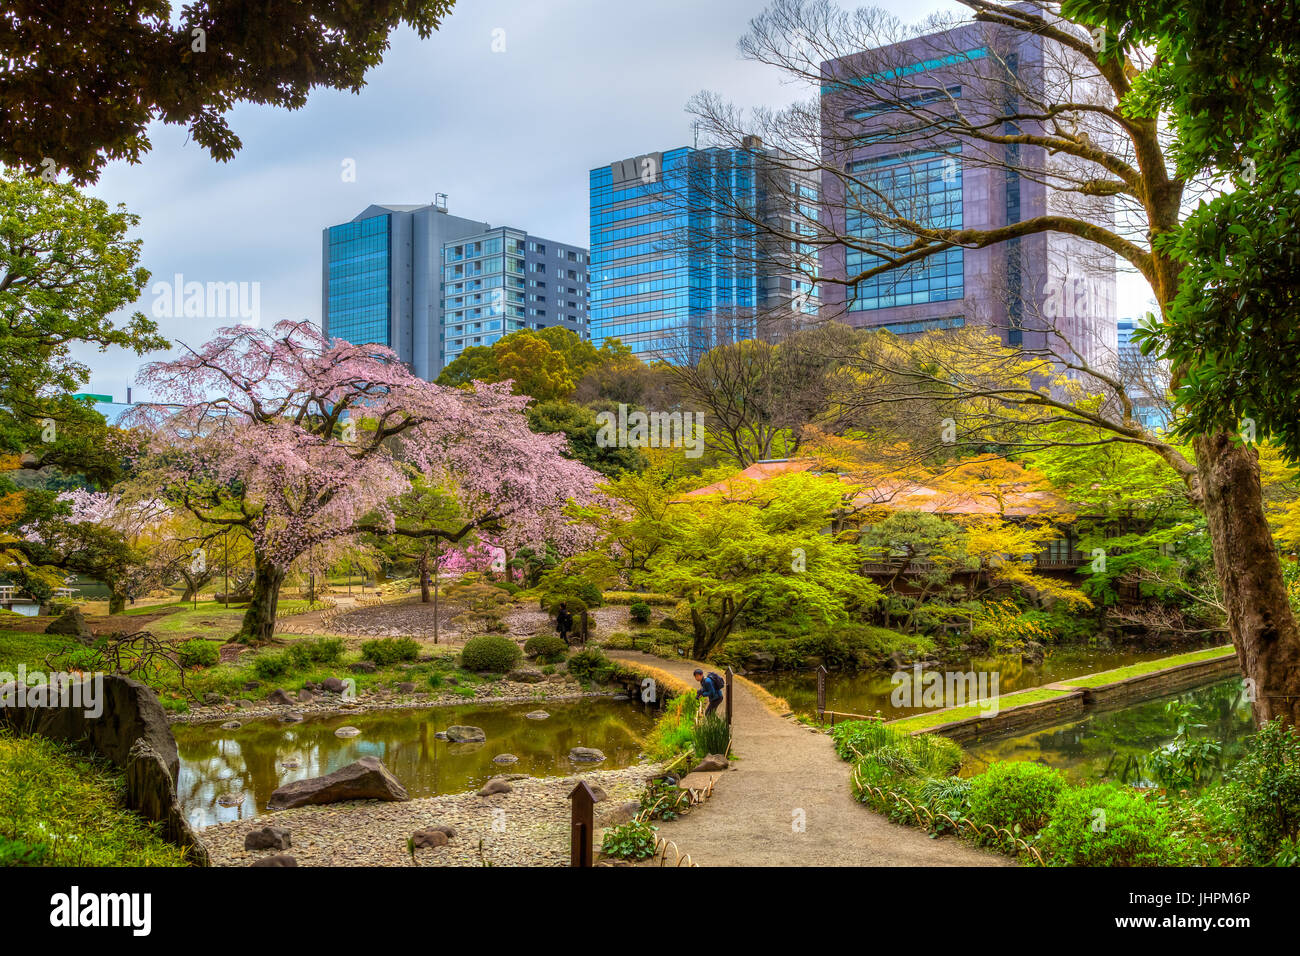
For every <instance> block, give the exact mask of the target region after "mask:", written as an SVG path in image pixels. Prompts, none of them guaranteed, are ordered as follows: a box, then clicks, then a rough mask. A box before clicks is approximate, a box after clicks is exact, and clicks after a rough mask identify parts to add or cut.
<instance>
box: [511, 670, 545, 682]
mask: <svg viewBox="0 0 1300 956" xmlns="http://www.w3.org/2000/svg"><path fill="white" fill-rule="evenodd" d="M545 677H546V675H545V674H543V673H542V672H541V671H540V670H538V669H537V668H536V667H516V668H515V669H514V670H512V671H511V672H510V673H508V674H506V680H512V681H516V682H517V683H520V684H537V683H540V682H541V681H542V680H543V679H545Z"/></svg>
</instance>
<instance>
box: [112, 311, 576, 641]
mask: <svg viewBox="0 0 1300 956" xmlns="http://www.w3.org/2000/svg"><path fill="white" fill-rule="evenodd" d="M141 381H142V383H143V384H144V385H146V386H147V387H149V388H150V389H152V391H153V393H154V394H155V395H156V396H157V397H158V398H159V399H161V400H163V401H164V402H166V403H170V404H161V403H159V404H154V405H150V406H144V407H141V409H140V410H139V411H138V412H137V422H136V423H137V424H140V425H143V426H146V427H148V428H150V429H151V430H152V438H153V441H152V449H151V457H150V461H149V463H148V465H147V467H148V468H149V469H151V470H152V473H153V474H154V475H155V477H156V481H157V484H158V487H159V488H160V489H161V491H160V493H161V494H163V495H164V496H165V497H166V498H167V499H168V500H169V501H171V502H173V503H174V504H175V505H176V506H178V507H181V508H184V509H186V510H188V511H189V512H190V513H192V514H193V515H194V516H195V517H197V518H198V519H199V520H200V521H203V522H206V523H209V524H212V525H216V526H226V527H240V528H243V529H245V530H246V531H247V532H248V534H249V535H250V537H251V539H252V542H253V560H254V578H253V593H252V602H251V603H250V605H249V609H248V612H247V614H246V615H245V618H244V621H243V625H242V627H241V629H240V632H239V634H238V635H236V639H237V640H241V641H244V642H248V643H262V642H265V641H269V640H270V639H271V636H272V632H273V628H274V623H275V610H276V604H277V602H278V599H279V593H280V587H281V585H282V584H283V582H284V579H285V576H286V574H287V573H288V569H289V567H290V565H292V564H293V563H294V562H295V560H297V559H298V558H299V557H300V556H301V555H303V554H304V553H305V552H307V551H309V550H310V549H312V548H314V547H318V546H322V545H324V544H326V543H327V542H334V541H337V540H338V539H340V538H346V537H350V536H355V535H358V534H360V533H363V532H369V533H373V534H393V533H398V530H399V529H398V523H397V521H396V519H395V515H394V511H393V506H392V503H393V502H394V501H395V500H396V499H397V498H398V496H400V495H402V494H403V493H404V492H406V491H407V490H408V489H409V488H410V479H409V477H408V469H410V468H414V469H415V470H416V471H418V472H419V473H420V474H422V475H424V476H426V478H427V479H428V480H429V481H432V482H438V483H443V484H445V485H446V486H447V487H449V488H453V489H455V493H456V496H457V499H458V501H459V502H460V506H461V512H462V515H463V519H464V520H463V522H462V523H461V524H460V525H459V527H453V528H448V527H445V526H442V525H430V526H425V527H419V528H402V529H401V532H400V533H403V534H409V535H411V536H416V537H419V536H433V537H438V538H442V539H444V540H447V541H459V540H461V539H462V538H464V537H465V536H466V535H468V534H470V533H471V532H473V531H476V530H487V531H494V532H496V531H501V532H503V531H505V529H510V532H511V533H512V534H515V535H520V536H524V537H533V538H538V537H541V536H543V534H544V535H545V536H546V537H548V538H551V539H557V538H558V539H561V540H563V539H565V538H568V537H572V538H574V540H577V538H578V536H579V531H578V530H577V529H574V528H572V527H571V526H570V523H569V520H568V519H567V518H565V517H564V513H563V512H564V508H565V506H566V505H567V504H568V502H570V501H582V500H586V499H587V498H589V496H590V495H591V493H592V492H591V490H592V488H593V487H594V483H595V481H596V478H597V475H596V474H595V472H592V471H591V470H590V469H588V468H587V467H585V466H584V465H582V464H580V463H578V462H575V461H572V460H571V459H568V458H565V457H564V455H563V454H562V452H563V451H564V447H565V443H564V438H563V436H559V435H538V434H534V433H533V432H531V431H530V430H529V429H528V425H527V420H526V418H525V416H524V407H525V405H526V404H527V401H528V399H527V398H526V397H523V396H516V395H511V394H510V386H509V383H499V384H492V385H485V384H483V383H480V382H475V383H473V384H472V385H470V386H466V387H463V388H450V387H445V386H439V385H434V384H431V383H429V382H425V381H423V380H422V379H419V378H417V377H416V376H415V375H413V374H412V373H411V372H410V371H409V370H408V369H407V368H406V367H405V366H404V365H403V364H402V363H401V362H400V361H399V360H398V358H397V356H396V354H395V353H393V352H392V351H391V350H390V349H387V348H385V347H383V346H380V345H353V344H351V343H348V342H342V341H336V342H333V343H331V342H330V341H328V340H327V339H326V338H325V337H324V336H323V335H322V334H321V332H320V330H319V329H317V328H316V327H315V326H313V325H311V324H310V323H307V322H289V321H285V322H280V323H278V324H277V325H276V326H275V327H274V329H269V330H268V329H258V328H250V327H245V326H235V327H229V328H223V329H218V330H217V332H216V333H215V334H214V336H213V338H212V339H211V340H210V341H208V342H207V343H206V344H205V345H203V346H202V347H200V348H198V349H197V350H189V351H188V352H187V354H184V355H182V356H181V357H179V358H177V359H174V360H171V361H166V362H155V363H152V364H150V365H148V366H146V367H145V368H144V369H143V371H142V373H141Z"/></svg>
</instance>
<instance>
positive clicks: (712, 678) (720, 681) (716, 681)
mask: <svg viewBox="0 0 1300 956" xmlns="http://www.w3.org/2000/svg"><path fill="white" fill-rule="evenodd" d="M705 676H706V677H708V679H709V684H710V685H711V686H712V687H713V693H712V694H710V695H709V699H710V700H716V699H717V698H719V697H721V696H722V692H723V691H724V690H726V687H727V681H726V679H725V678H724V677H723V676H722V675H721V674H718V673H715V672H714V671H709V673H708V674H707V675H705Z"/></svg>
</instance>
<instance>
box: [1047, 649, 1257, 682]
mask: <svg viewBox="0 0 1300 956" xmlns="http://www.w3.org/2000/svg"><path fill="white" fill-rule="evenodd" d="M1234 653H1235V651H1234V650H1233V648H1232V646H1231V645H1228V646H1227V647H1210V648H1207V649H1205V650H1203V651H1192V652H1191V653H1188V654H1175V655H1174V656H1173V657H1161V658H1159V659H1157V660H1154V661H1144V662H1142V663H1141V664H1130V665H1129V666H1128V667H1120V668H1117V669H1116V670H1113V671H1102V672H1100V673H1098V674H1088V675H1087V676H1086V677H1074V678H1071V679H1070V680H1067V681H1062V683H1063V684H1065V685H1066V686H1068V687H1103V686H1105V685H1106V684H1115V683H1118V682H1119V681H1122V680H1128V678H1130V677H1140V676H1141V675H1143V674H1153V673H1155V672H1156V671H1162V670H1164V669H1165V668H1167V667H1176V666H1178V665H1179V664H1191V663H1194V662H1196V661H1212V660H1216V659H1218V658H1220V657H1230V656H1232V655H1233V654H1234Z"/></svg>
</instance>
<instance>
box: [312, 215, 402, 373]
mask: <svg viewBox="0 0 1300 956" xmlns="http://www.w3.org/2000/svg"><path fill="white" fill-rule="evenodd" d="M326 235H327V239H326V242H327V249H326V259H325V269H326V288H327V290H328V291H327V293H326V302H325V315H326V316H328V321H329V326H328V331H329V334H330V335H331V336H333V337H335V338H340V339H345V340H347V341H349V342H363V343H369V342H377V343H379V344H380V345H387V346H390V347H391V346H392V344H393V342H392V335H391V332H390V327H389V318H390V312H389V295H390V293H391V291H392V290H391V287H390V285H389V278H390V276H391V274H392V264H391V260H390V245H389V244H390V241H391V235H390V233H389V217H388V216H371V217H369V218H368V219H361V220H358V221H356V222H345V223H343V224H342V225H339V226H330V227H329V229H328V230H327V232H326Z"/></svg>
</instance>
